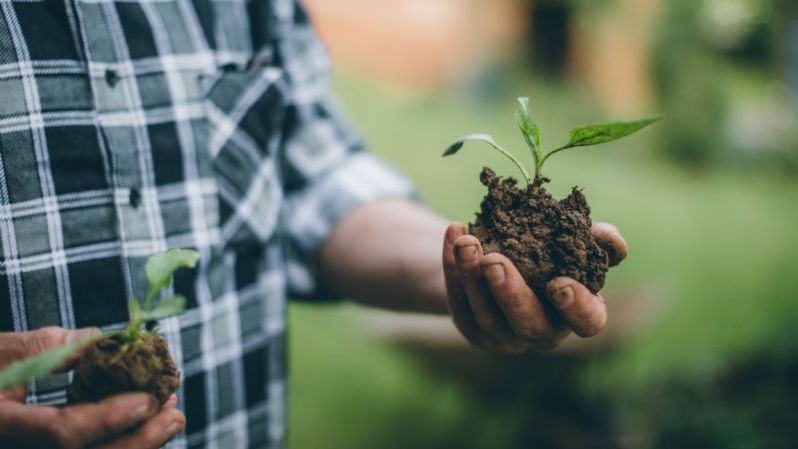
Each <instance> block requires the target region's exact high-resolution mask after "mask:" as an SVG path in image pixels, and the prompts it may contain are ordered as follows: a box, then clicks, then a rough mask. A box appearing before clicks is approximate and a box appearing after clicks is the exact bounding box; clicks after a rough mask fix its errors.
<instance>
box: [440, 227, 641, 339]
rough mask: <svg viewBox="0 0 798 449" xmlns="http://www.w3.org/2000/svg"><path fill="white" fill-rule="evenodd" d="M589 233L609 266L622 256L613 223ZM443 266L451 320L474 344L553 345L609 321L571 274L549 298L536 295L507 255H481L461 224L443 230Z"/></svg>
mask: <svg viewBox="0 0 798 449" xmlns="http://www.w3.org/2000/svg"><path fill="white" fill-rule="evenodd" d="M593 235H594V236H595V238H596V241H597V243H598V244H599V245H600V246H601V247H602V248H604V249H605V250H606V251H607V252H608V253H609V256H610V265H611V266H614V265H617V264H619V263H620V262H621V261H622V260H623V259H624V258H625V257H626V254H627V246H626V242H625V241H624V240H623V238H622V237H621V236H620V234H619V233H618V230H617V229H615V227H614V226H612V225H610V224H607V223H594V224H593ZM443 267H444V276H445V279H446V290H447V297H448V305H449V310H450V312H451V314H452V317H453V319H454V323H455V325H456V326H457V328H458V329H459V330H460V332H461V333H462V334H463V335H464V336H465V337H466V339H467V340H468V341H469V342H470V343H471V344H473V345H475V346H482V347H485V348H489V349H494V350H499V351H502V352H507V353H511V354H518V353H522V352H525V351H528V350H530V349H552V348H554V347H556V346H557V345H558V344H559V343H560V342H561V341H562V340H563V339H564V338H565V337H566V336H567V335H568V334H569V333H570V332H571V331H573V332H575V333H576V334H578V335H580V336H582V337H589V336H592V335H595V334H597V333H598V332H600V331H601V330H602V329H603V328H604V325H605V323H606V322H607V309H606V307H605V305H604V299H603V298H602V297H601V296H599V295H594V294H592V293H591V292H590V290H588V289H587V288H586V287H585V286H583V285H582V284H580V283H578V282H577V281H575V280H573V279H570V278H565V277H560V278H556V279H554V280H552V281H551V282H549V284H548V286H547V288H546V290H547V293H548V301H547V302H544V301H545V300H542V299H541V298H538V297H537V295H535V293H534V292H533V291H532V289H530V288H529V287H528V286H527V285H526V282H524V279H523V278H522V277H521V274H520V273H519V272H518V270H517V269H516V268H515V266H514V265H513V263H512V262H510V260H509V259H508V258H507V257H505V256H503V255H501V254H498V253H492V254H488V255H485V254H483V251H482V246H481V245H480V243H479V240H477V238H476V237H474V236H472V235H468V233H467V231H466V228H465V226H464V225H462V224H459V223H456V224H452V225H450V226H449V227H448V228H447V230H446V236H445V240H444V245H443ZM549 304H550V306H549Z"/></svg>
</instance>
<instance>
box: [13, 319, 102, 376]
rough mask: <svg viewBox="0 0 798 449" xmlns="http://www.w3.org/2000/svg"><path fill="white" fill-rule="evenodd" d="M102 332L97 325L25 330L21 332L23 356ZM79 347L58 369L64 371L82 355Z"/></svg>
mask: <svg viewBox="0 0 798 449" xmlns="http://www.w3.org/2000/svg"><path fill="white" fill-rule="evenodd" d="M99 333H100V330H99V329H97V328H96V327H87V328H82V329H64V328H63V327H43V328H41V329H37V330H35V331H30V332H24V333H21V334H19V338H20V343H21V345H20V346H21V349H22V352H23V353H24V355H23V357H30V356H32V355H37V354H41V353H43V352H46V351H49V350H51V349H54V348H57V347H59V346H64V345H66V344H68V343H72V342H76V341H80V340H83V339H86V338H89V337H92V336H94V335H97V334H99ZM82 349H83V348H79V349H78V350H76V351H75V352H74V353H73V354H71V355H70V356H69V358H68V359H67V360H66V362H64V365H63V366H62V367H61V368H60V369H59V370H58V371H62V370H64V369H66V368H68V367H69V366H70V365H72V363H74V362H75V360H77V358H78V357H80V354H81V352H82V351H81V350H82Z"/></svg>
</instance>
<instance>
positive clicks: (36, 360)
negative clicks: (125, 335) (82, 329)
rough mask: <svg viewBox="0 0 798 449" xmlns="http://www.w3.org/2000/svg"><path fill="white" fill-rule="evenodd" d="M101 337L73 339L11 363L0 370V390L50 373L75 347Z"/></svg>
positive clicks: (61, 363)
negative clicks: (62, 344)
mask: <svg viewBox="0 0 798 449" xmlns="http://www.w3.org/2000/svg"><path fill="white" fill-rule="evenodd" d="M101 337H102V335H96V336H92V337H88V338H84V339H82V340H78V341H73V342H71V343H67V344H66V345H64V346H59V347H57V348H54V349H51V350H49V351H47V352H43V353H41V354H38V355H35V356H32V357H28V358H25V359H22V360H19V361H17V362H14V363H12V364H11V365H9V366H8V367H7V368H6V369H4V370H2V371H0V390H7V389H9V388H14V387H17V386H20V385H24V384H25V383H26V382H28V381H29V380H32V379H36V378H38V377H42V376H44V375H47V374H50V373H51V372H53V370H55V369H56V368H58V367H59V366H61V365H63V364H64V362H65V361H66V359H67V358H68V357H69V356H70V355H71V354H72V353H73V352H75V350H76V349H77V348H79V347H81V346H83V345H85V344H86V343H88V342H90V341H92V340H96V339H98V338H101Z"/></svg>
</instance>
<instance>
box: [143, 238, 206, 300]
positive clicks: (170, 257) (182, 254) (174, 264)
mask: <svg viewBox="0 0 798 449" xmlns="http://www.w3.org/2000/svg"><path fill="white" fill-rule="evenodd" d="M199 257H200V256H199V253H198V252H196V251H193V250H190V249H182V248H174V249H170V250H168V251H165V252H162V253H158V254H154V255H152V256H150V257H149V259H147V267H146V270H147V279H149V281H150V294H151V295H152V294H154V293H156V292H158V290H161V289H162V288H166V287H168V286H169V284H171V283H172V275H173V274H174V272H175V271H176V270H177V269H178V268H181V267H188V268H194V267H195V266H197V261H198V260H199ZM148 296H150V295H148Z"/></svg>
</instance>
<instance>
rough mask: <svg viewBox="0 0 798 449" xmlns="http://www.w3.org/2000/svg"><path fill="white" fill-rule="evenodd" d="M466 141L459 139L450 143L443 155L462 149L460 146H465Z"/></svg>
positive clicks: (449, 154)
mask: <svg viewBox="0 0 798 449" xmlns="http://www.w3.org/2000/svg"><path fill="white" fill-rule="evenodd" d="M464 143H465V141H464V140H458V141H456V142H455V143H453V144H451V145H449V148H447V149H446V151H444V152H443V157H446V156H451V155H453V154H455V153H457V152H458V151H460V148H463V144H464Z"/></svg>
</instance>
